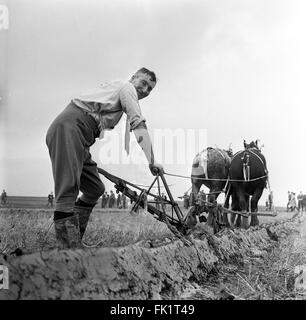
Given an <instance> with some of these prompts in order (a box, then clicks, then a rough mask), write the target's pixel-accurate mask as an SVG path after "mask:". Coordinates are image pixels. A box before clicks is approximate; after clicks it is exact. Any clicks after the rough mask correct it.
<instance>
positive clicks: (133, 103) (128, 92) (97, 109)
mask: <svg viewBox="0 0 306 320" xmlns="http://www.w3.org/2000/svg"><path fill="white" fill-rule="evenodd" d="M72 101H73V102H74V104H75V105H76V106H78V107H79V108H81V109H83V110H85V111H86V112H87V113H88V114H90V115H91V116H92V117H93V118H94V119H95V120H96V122H97V124H98V128H99V130H100V136H99V138H100V139H102V138H103V137H104V131H105V130H112V129H113V128H114V127H115V126H116V125H117V124H118V122H119V121H120V119H121V117H122V115H123V113H126V115H127V118H126V130H125V149H126V151H127V153H129V140H130V131H131V130H134V129H135V128H136V127H137V126H138V125H139V124H140V123H141V122H142V121H146V119H145V118H144V117H143V116H142V114H141V109H140V106H139V102H138V96H137V92H136V89H135V87H134V86H133V85H132V83H130V82H126V81H120V80H117V81H113V82H107V83H103V84H101V85H99V86H98V87H97V88H94V89H93V90H90V91H89V92H86V93H84V94H82V95H80V96H77V97H75V98H74V99H72Z"/></svg>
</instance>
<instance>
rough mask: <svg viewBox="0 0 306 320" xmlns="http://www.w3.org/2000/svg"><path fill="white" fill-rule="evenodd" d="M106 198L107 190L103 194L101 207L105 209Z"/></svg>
mask: <svg viewBox="0 0 306 320" xmlns="http://www.w3.org/2000/svg"><path fill="white" fill-rule="evenodd" d="M106 198H107V192H106V191H105V192H104V193H103V195H102V199H101V208H102V209H104V208H105V207H106Z"/></svg>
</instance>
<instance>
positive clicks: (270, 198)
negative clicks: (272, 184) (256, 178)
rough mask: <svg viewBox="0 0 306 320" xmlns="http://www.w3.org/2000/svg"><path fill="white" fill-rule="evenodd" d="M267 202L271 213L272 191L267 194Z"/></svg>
mask: <svg viewBox="0 0 306 320" xmlns="http://www.w3.org/2000/svg"><path fill="white" fill-rule="evenodd" d="M268 200H269V211H271V210H272V206H273V191H271V192H270V193H269V196H268Z"/></svg>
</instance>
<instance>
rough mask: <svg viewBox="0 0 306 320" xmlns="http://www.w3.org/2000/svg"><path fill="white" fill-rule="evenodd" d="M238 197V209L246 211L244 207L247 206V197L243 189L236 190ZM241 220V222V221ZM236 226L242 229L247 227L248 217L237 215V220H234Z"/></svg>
mask: <svg viewBox="0 0 306 320" xmlns="http://www.w3.org/2000/svg"><path fill="white" fill-rule="evenodd" d="M238 199H239V207H240V211H241V212H242V213H245V214H246V213H247V211H246V208H247V197H246V196H245V194H244V192H243V190H241V189H239V191H238ZM241 220H242V222H241ZM236 226H237V227H240V226H241V227H242V228H244V229H247V227H248V218H245V217H242V219H241V216H240V215H238V217H237V221H236Z"/></svg>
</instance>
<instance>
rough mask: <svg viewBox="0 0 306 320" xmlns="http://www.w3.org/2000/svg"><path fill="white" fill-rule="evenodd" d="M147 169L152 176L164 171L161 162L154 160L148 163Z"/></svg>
mask: <svg viewBox="0 0 306 320" xmlns="http://www.w3.org/2000/svg"><path fill="white" fill-rule="evenodd" d="M149 169H150V170H151V173H152V174H153V176H157V175H158V174H161V173H164V168H163V166H162V165H161V164H159V163H157V162H155V163H154V164H150V165H149Z"/></svg>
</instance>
